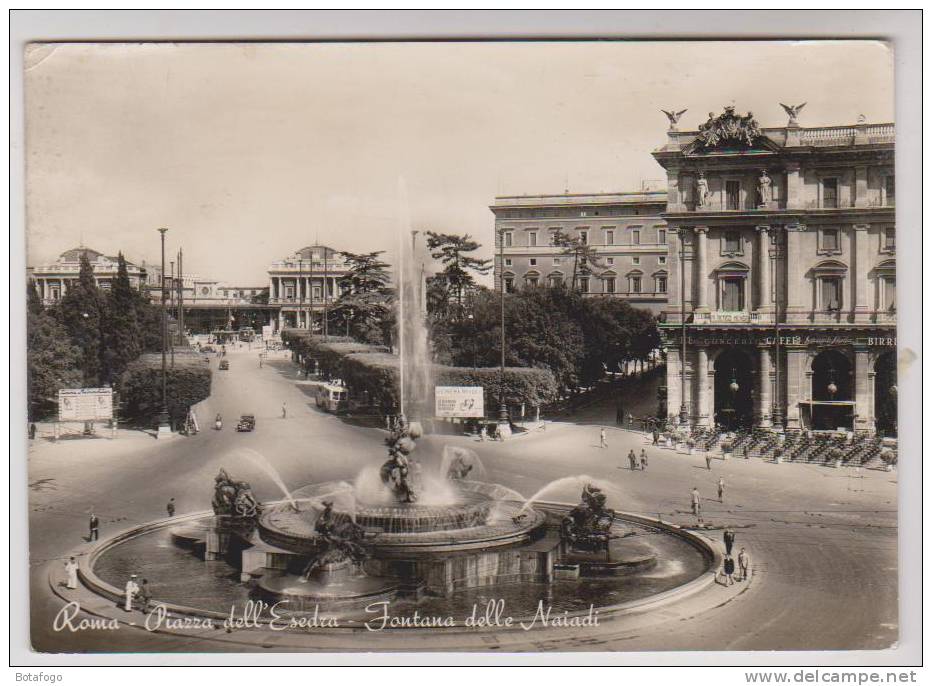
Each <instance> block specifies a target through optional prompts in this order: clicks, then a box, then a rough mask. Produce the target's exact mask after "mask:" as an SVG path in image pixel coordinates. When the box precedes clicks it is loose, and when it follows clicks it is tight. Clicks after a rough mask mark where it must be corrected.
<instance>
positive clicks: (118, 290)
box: [101, 253, 142, 384]
mask: <svg viewBox="0 0 932 686" xmlns="http://www.w3.org/2000/svg"><path fill="white" fill-rule="evenodd" d="M103 300H104V304H105V307H104V308H103V309H102V315H103V321H104V323H105V325H104V327H103V336H102V343H103V345H102V347H101V380H102V381H103V382H104V383H106V384H110V383H112V382H113V381H115V380H116V379H118V378H119V377H120V375H121V374H122V373H123V370H125V369H126V365H128V364H129V363H130V362H132V361H133V360H135V359H136V358H137V357H139V355H140V353H141V352H142V346H141V344H140V330H139V321H138V319H137V317H136V303H137V300H138V298H137V297H136V294H135V292H134V289H133V287H132V285H131V284H130V282H129V273H128V272H127V268H126V260H125V259H124V257H123V253H120V254H119V256H118V257H117V276H116V279H115V280H114V282H113V284H112V286H111V288H110V293H109V295H108V296H106V297H105V298H104V299H103Z"/></svg>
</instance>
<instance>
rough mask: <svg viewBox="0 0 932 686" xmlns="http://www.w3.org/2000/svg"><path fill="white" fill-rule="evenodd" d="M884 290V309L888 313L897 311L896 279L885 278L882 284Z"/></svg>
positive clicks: (891, 277)
mask: <svg viewBox="0 0 932 686" xmlns="http://www.w3.org/2000/svg"><path fill="white" fill-rule="evenodd" d="M881 287H882V288H883V308H884V309H885V310H887V311H888V312H894V311H895V310H896V278H895V277H893V276H885V277H884V278H883V281H882V282H881Z"/></svg>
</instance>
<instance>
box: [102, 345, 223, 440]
mask: <svg viewBox="0 0 932 686" xmlns="http://www.w3.org/2000/svg"><path fill="white" fill-rule="evenodd" d="M211 376H212V373H211V370H210V367H209V366H208V365H206V364H205V363H204V358H203V357H202V356H200V355H196V354H194V353H189V352H187V351H185V352H181V353H179V352H178V351H177V350H176V351H175V366H174V368H172V367H169V368H168V370H167V373H166V379H165V391H166V396H167V402H168V414H169V416H170V417H171V420H172V424H173V425H174V426H180V425H181V424H183V423H184V420H185V417H187V414H188V409H189V408H190V407H191V406H192V405H194V404H196V403H199V402H200V401H202V400H204V399H205V398H207V397H208V396H210V382H211ZM118 390H119V393H120V400H121V403H122V405H123V407H122V412H123V414H124V416H126V417H128V418H129V419H133V420H136V421H138V422H146V423H148V422H151V421H155V420H156V418H157V417H158V414H159V412H160V411H161V407H162V356H161V355H159V354H146V355H143V356H142V357H140V358H139V359H137V360H135V361H134V362H131V363H130V364H129V365H128V366H127V368H126V371H125V372H123V375H122V376H121V377H120V381H119V384H118Z"/></svg>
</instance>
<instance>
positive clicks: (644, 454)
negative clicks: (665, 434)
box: [641, 448, 647, 472]
mask: <svg viewBox="0 0 932 686" xmlns="http://www.w3.org/2000/svg"><path fill="white" fill-rule="evenodd" d="M646 470H647V451H646V450H644V448H641V471H642V472H643V471H646Z"/></svg>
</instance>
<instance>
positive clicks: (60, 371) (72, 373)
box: [26, 312, 84, 421]
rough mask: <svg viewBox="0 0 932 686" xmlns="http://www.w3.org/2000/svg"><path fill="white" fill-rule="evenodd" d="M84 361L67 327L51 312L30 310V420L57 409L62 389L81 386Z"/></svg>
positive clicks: (28, 327) (27, 341)
mask: <svg viewBox="0 0 932 686" xmlns="http://www.w3.org/2000/svg"><path fill="white" fill-rule="evenodd" d="M80 365H81V350H80V348H78V347H77V346H75V345H73V344H72V343H71V339H70V338H69V337H68V332H67V331H66V330H65V327H64V326H62V325H61V323H60V322H59V321H58V320H57V319H55V317H53V316H52V315H51V314H49V313H47V312H40V313H32V312H30V313H29V314H28V315H27V318H26V377H27V384H28V388H29V419H30V421H36V420H39V419H43V418H44V417H46V416H48V415H49V414H51V413H53V412H54V411H55V406H56V403H57V402H58V391H59V389H62V388H77V387H80V386H81V384H82V382H83V381H84V378H83V374H82V373H81V370H80V369H79V367H80Z"/></svg>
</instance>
